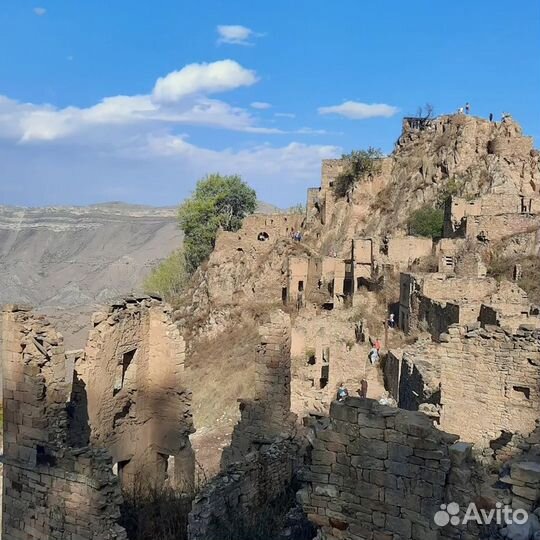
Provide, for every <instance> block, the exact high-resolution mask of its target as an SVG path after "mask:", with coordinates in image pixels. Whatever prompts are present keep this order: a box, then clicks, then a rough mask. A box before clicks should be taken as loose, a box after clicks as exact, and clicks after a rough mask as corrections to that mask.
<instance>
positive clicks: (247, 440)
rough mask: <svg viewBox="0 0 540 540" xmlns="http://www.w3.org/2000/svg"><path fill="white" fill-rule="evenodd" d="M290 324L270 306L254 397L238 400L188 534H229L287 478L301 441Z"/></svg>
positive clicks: (214, 539) (212, 538)
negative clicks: (227, 440)
mask: <svg viewBox="0 0 540 540" xmlns="http://www.w3.org/2000/svg"><path fill="white" fill-rule="evenodd" d="M290 328H291V324H290V318H289V316H288V315H286V314H285V313H284V312H282V311H275V312H272V313H271V314H270V315H269V316H268V318H267V320H265V321H263V322H262V324H261V326H260V328H259V335H260V345H259V347H258V350H257V359H256V369H257V371H256V382H255V385H256V388H255V398H254V399H253V400H252V401H243V400H241V401H240V411H241V418H240V421H239V422H238V424H237V425H236V427H235V429H234V432H233V435H232V440H231V444H230V446H229V447H227V448H225V449H224V451H223V456H222V461H221V473H220V474H219V475H218V476H217V477H216V478H215V479H213V480H212V481H211V482H210V483H209V485H207V486H206V487H205V488H204V489H203V490H202V492H201V493H200V494H199V495H197V497H196V498H195V501H194V503H193V510H192V512H191V514H190V517H189V537H190V539H191V540H221V539H222V538H224V536H225V532H227V533H229V534H233V533H234V531H233V530H230V527H231V524H233V523H235V524H239V523H249V521H250V519H252V517H253V515H256V513H257V512H260V511H261V510H262V509H263V508H264V506H265V505H268V504H269V503H271V502H272V501H273V500H275V499H276V498H277V497H279V496H280V495H282V494H283V492H284V491H286V490H287V489H288V487H289V486H290V484H291V481H292V478H293V475H294V472H295V470H296V469H297V468H298V464H299V459H300V452H299V448H300V444H299V441H298V440H297V438H296V429H297V427H296V416H295V415H294V414H292V413H291V386H290V381H291V363H290V346H291V336H290ZM232 537H234V536H232Z"/></svg>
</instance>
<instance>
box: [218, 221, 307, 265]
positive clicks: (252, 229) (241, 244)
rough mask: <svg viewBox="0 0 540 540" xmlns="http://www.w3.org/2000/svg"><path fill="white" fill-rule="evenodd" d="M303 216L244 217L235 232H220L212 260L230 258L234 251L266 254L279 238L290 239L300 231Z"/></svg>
mask: <svg viewBox="0 0 540 540" xmlns="http://www.w3.org/2000/svg"><path fill="white" fill-rule="evenodd" d="M303 221H304V216H303V215H301V214H252V215H250V216H246V217H245V218H244V221H243V222H242V227H241V228H240V229H239V230H238V231H236V232H227V231H220V232H218V235H217V237H216V246H215V248H214V251H213V253H212V255H211V256H212V258H213V259H216V260H220V259H222V258H226V257H230V256H231V254H233V253H234V252H235V251H236V250H243V251H244V252H245V253H248V254H250V255H253V254H254V253H259V254H261V253H266V252H268V251H269V250H271V249H272V246H273V245H274V244H275V241H276V240H277V239H279V238H290V237H291V234H292V233H294V232H297V231H300V230H301V227H302V222H303Z"/></svg>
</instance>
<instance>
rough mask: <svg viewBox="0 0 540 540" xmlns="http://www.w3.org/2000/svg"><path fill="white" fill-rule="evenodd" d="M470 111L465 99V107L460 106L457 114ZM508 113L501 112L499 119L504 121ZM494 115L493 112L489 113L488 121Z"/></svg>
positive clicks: (491, 120)
mask: <svg viewBox="0 0 540 540" xmlns="http://www.w3.org/2000/svg"><path fill="white" fill-rule="evenodd" d="M470 112H471V104H470V103H469V102H468V101H467V103H465V107H460V108H459V109H458V113H459V114H463V113H465V114H469V113H470ZM509 116H510V115H509V114H508V113H502V115H501V120H502V121H503V122H504V121H505V120H506V119H507V118H508V117H509ZM493 118H494V116H493V113H492V112H491V113H489V121H490V122H493V121H494V120H493Z"/></svg>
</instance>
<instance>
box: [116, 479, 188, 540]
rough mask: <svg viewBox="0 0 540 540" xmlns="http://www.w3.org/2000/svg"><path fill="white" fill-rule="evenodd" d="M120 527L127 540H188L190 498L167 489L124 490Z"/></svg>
mask: <svg viewBox="0 0 540 540" xmlns="http://www.w3.org/2000/svg"><path fill="white" fill-rule="evenodd" d="M123 495H124V502H123V504H122V506H121V508H120V512H121V519H120V524H121V525H122V526H123V527H124V528H125V529H126V532H127V534H128V538H129V539H130V540H154V539H156V538H160V539H161V540H187V525H188V516H189V513H190V511H191V503H192V500H193V497H192V496H187V495H184V494H180V493H178V492H175V491H174V490H172V489H170V488H151V489H149V488H147V487H145V488H144V489H142V488H140V487H135V488H133V489H131V490H125V491H124V493H123Z"/></svg>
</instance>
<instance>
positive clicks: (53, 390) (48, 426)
mask: <svg viewBox="0 0 540 540" xmlns="http://www.w3.org/2000/svg"><path fill="white" fill-rule="evenodd" d="M0 336H1V343H0V346H1V358H2V386H3V388H2V398H3V412H4V419H3V448H4V453H3V457H2V468H3V471H2V473H3V489H2V535H1V536H2V538H3V539H5V540H19V539H22V538H25V539H28V540H30V539H39V540H43V539H45V538H50V539H58V540H60V539H62V540H63V539H66V540H68V539H70V540H78V539H97V538H103V539H119V540H120V539H125V538H126V533H125V531H124V530H123V529H122V527H120V526H119V525H118V524H117V521H118V518H119V517H120V512H119V502H120V501H121V500H122V498H121V492H120V484H119V481H118V479H117V478H116V477H115V476H114V475H113V473H112V462H111V458H110V456H109V454H108V452H107V451H106V450H101V449H95V448H92V447H89V446H80V447H78V446H70V445H69V439H70V437H69V410H68V403H69V402H70V399H71V388H70V385H69V384H68V383H67V380H68V377H67V373H66V356H65V353H64V346H63V341H62V337H61V336H60V335H59V334H57V333H56V332H55V331H54V330H53V329H52V328H51V326H50V325H49V324H48V322H47V321H45V320H43V319H42V318H40V317H38V316H35V315H33V314H32V313H31V312H28V311H26V310H24V309H22V308H19V307H17V306H8V307H6V308H4V311H3V312H2V325H1V334H0Z"/></svg>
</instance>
